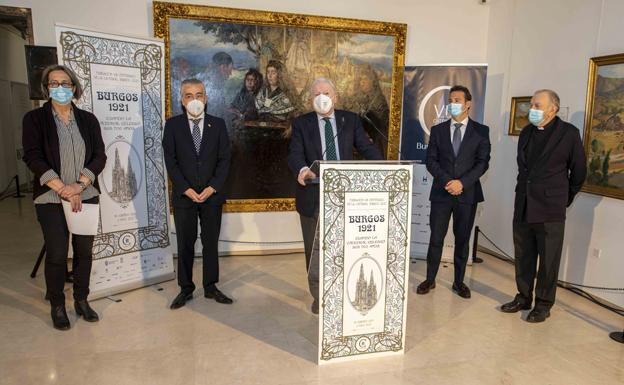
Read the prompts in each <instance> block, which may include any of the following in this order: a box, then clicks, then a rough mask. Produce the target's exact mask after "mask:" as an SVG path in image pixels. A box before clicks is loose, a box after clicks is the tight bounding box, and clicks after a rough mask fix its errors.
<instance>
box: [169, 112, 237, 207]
mask: <svg viewBox="0 0 624 385" xmlns="http://www.w3.org/2000/svg"><path fill="white" fill-rule="evenodd" d="M162 146H163V150H164V155H165V164H166V166H167V173H168V174H169V178H171V182H172V184H173V206H174V207H191V206H192V205H194V204H195V203H194V202H193V201H192V200H191V199H190V198H188V197H187V196H186V195H184V192H185V191H186V190H187V189H189V188H192V189H193V190H195V191H196V192H197V193H198V194H199V193H201V192H202V191H203V190H204V189H205V188H206V187H208V186H212V188H214V189H215V190H216V191H217V192H216V193H215V194H213V195H212V196H210V198H208V199H207V200H206V201H205V202H204V204H210V205H221V204H223V203H224V202H225V194H224V193H223V186H224V184H225V180H226V178H227V175H228V171H229V169H230V139H229V138H228V134H227V129H226V128H225V122H224V121H223V119H220V118H217V117H215V116H212V115H208V114H204V128H203V133H202V142H201V145H200V150H199V155H197V152H196V151H195V145H194V144H193V136H192V135H191V129H190V126H189V121H188V117H187V115H186V114H181V115H177V116H174V117H173V118H171V119H169V120H167V122H166V123H165V132H164V134H163V140H162Z"/></svg>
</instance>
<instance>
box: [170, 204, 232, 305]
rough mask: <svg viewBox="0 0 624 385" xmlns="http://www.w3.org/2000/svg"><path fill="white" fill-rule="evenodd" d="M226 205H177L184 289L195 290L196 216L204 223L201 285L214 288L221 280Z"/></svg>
mask: <svg viewBox="0 0 624 385" xmlns="http://www.w3.org/2000/svg"><path fill="white" fill-rule="evenodd" d="M222 212H223V205H208V204H194V205H193V206H191V207H174V208H173V220H174V222H175V227H176V236H177V241H178V285H179V286H180V288H181V290H182V291H184V292H188V293H191V292H193V291H194V290H195V284H194V283H193V260H194V258H195V241H196V240H197V219H198V218H199V224H200V226H201V235H200V237H201V242H202V259H203V271H202V273H203V274H202V276H203V278H202V284H203V286H204V290H207V291H211V290H214V287H215V284H216V283H217V282H219V248H218V246H219V233H220V232H221V216H222Z"/></svg>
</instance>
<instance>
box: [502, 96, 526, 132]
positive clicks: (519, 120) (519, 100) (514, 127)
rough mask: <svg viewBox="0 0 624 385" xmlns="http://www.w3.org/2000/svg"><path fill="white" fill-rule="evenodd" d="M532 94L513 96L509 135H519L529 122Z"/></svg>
mask: <svg viewBox="0 0 624 385" xmlns="http://www.w3.org/2000/svg"><path fill="white" fill-rule="evenodd" d="M529 108H531V97H530V96H514V97H512V98H511V109H510V111H509V128H508V131H507V134H508V135H513V136H519V135H520V132H521V131H522V129H523V128H524V127H525V126H526V125H527V124H529Z"/></svg>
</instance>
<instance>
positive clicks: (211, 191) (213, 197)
mask: <svg viewBox="0 0 624 385" xmlns="http://www.w3.org/2000/svg"><path fill="white" fill-rule="evenodd" d="M180 89H181V91H180V93H181V100H182V111H183V113H182V114H181V115H178V116H174V117H173V118H170V119H169V120H167V122H166V123H165V130H164V134H163V140H162V146H163V150H164V156H165V164H166V167H167V173H168V174H169V178H170V179H171V182H172V185H173V191H172V204H173V219H174V221H175V228H176V237H177V243H178V285H179V286H180V294H178V296H177V297H176V298H175V299H174V300H173V302H172V303H171V309H178V308H180V307H182V306H184V305H185V304H186V302H187V301H189V300H190V299H192V298H193V291H194V290H195V284H194V283H193V258H194V257H195V241H196V240H197V219H198V218H199V223H200V226H201V242H202V258H203V266H202V269H203V287H204V297H206V298H210V299H214V300H215V301H217V302H219V303H223V304H231V303H232V300H231V299H230V298H228V297H227V296H226V295H225V294H223V293H222V292H221V291H220V290H219V289H217V286H216V283H217V282H218V281H219V259H218V258H219V254H218V241H219V232H220V230H221V214H222V208H223V203H225V196H224V194H223V191H222V190H223V186H224V184H225V180H226V178H227V175H228V171H229V167H230V140H229V138H228V134H227V130H226V127H225V122H224V121H223V119H221V118H217V117H215V116H212V115H208V114H207V113H206V112H205V109H206V89H205V87H204V85H203V83H202V82H201V81H199V80H197V79H186V80H184V81H183V82H182V84H181V86H180Z"/></svg>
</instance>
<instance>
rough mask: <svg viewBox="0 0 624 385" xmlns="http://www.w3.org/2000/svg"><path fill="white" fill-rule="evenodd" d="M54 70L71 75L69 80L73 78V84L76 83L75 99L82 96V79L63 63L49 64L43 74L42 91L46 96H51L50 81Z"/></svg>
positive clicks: (47, 97)
mask: <svg viewBox="0 0 624 385" xmlns="http://www.w3.org/2000/svg"><path fill="white" fill-rule="evenodd" d="M52 71H63V72H65V73H66V74H67V76H69V80H71V82H72V84H73V85H74V99H80V97H81V96H82V85H81V84H80V80H78V76H76V73H75V72H74V71H72V70H71V69H69V67H67V66H64V65H61V64H52V65H50V66H47V67H46V69H44V70H43V73H42V74H41V91H43V95H44V96H45V98H46V99H49V98H50V92H49V91H48V83H49V82H50V79H49V78H50V72H52Z"/></svg>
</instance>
